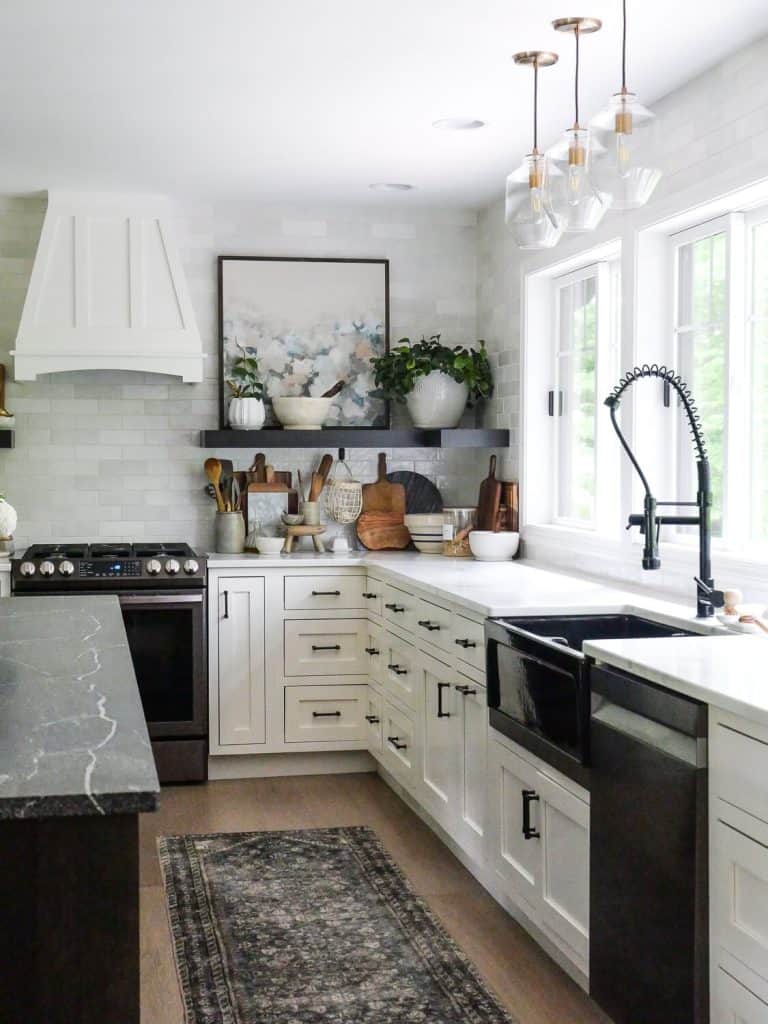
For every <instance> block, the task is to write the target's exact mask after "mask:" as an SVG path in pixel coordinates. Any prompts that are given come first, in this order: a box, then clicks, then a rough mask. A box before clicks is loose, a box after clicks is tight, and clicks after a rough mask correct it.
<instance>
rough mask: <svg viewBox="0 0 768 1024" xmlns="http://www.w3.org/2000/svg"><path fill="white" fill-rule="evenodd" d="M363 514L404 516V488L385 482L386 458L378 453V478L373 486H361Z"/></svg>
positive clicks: (381, 453)
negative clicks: (378, 513)
mask: <svg viewBox="0 0 768 1024" xmlns="http://www.w3.org/2000/svg"><path fill="white" fill-rule="evenodd" d="M363 512H364V513H365V512H389V513H390V514H392V515H399V516H400V518H401V521H402V517H403V516H404V515H405V488H404V487H403V485H402V484H391V483H390V482H389V481H388V480H387V456H386V454H385V453H384V452H380V453H379V478H378V480H377V481H376V483H375V484H363Z"/></svg>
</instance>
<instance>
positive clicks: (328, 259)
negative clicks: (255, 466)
mask: <svg viewBox="0 0 768 1024" xmlns="http://www.w3.org/2000/svg"><path fill="white" fill-rule="evenodd" d="M228 262H274V263H339V264H377V265H380V266H381V267H382V268H383V270H384V351H385V352H386V353H389V351H390V310H389V260H388V259H386V258H377V257H360V258H357V257H349V256H343V257H342V256H237V255H234V256H230V255H220V256H218V258H217V281H218V322H219V338H218V379H219V429H220V430H228V429H231V428H230V427H229V424H228V422H227V407H226V401H225V397H226V396H225V390H224V389H225V381H224V343H225V339H224V267H225V264H226V263H228ZM383 405H384V422H383V423H377V424H371V425H367V424H360V425H357V424H350V425H344V426H343V427H342V428H340V427H339V426H338V425H331V426H329V427H328V429H336V430H338V429H344V430H354V431H360V432H364V431H366V430H372V431H373V430H375V431H381V430H389V429H390V428H391V425H392V424H391V420H392V410H391V403H390V402H389V401H388V400H386V401H384V402H383ZM282 429H283V428H282V427H280V426H277V425H271V424H270V425H267V426H264V427H262V428H261V431H260V432H261V433H269V432H270V431H278V430H279V431H282ZM319 433H320V434H322V431H320V432H319Z"/></svg>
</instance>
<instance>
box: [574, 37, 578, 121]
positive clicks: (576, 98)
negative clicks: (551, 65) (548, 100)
mask: <svg viewBox="0 0 768 1024" xmlns="http://www.w3.org/2000/svg"><path fill="white" fill-rule="evenodd" d="M573 34H574V36H575V37H576V74H575V76H574V82H573V94H574V106H575V108H576V120H575V122H574V125H573V127H574V128H578V127H579V26H578V25H577V26H576V29H575V31H574V33H573Z"/></svg>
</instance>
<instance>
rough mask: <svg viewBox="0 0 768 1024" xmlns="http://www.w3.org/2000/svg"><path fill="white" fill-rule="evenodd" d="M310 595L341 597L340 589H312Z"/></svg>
mask: <svg viewBox="0 0 768 1024" xmlns="http://www.w3.org/2000/svg"><path fill="white" fill-rule="evenodd" d="M312 597H341V591H340V590H313V591H312Z"/></svg>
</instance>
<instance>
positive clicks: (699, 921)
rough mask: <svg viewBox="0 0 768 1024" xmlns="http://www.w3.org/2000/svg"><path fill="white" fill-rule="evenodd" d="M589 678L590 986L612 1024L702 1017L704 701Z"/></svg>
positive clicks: (609, 673)
mask: <svg viewBox="0 0 768 1024" xmlns="http://www.w3.org/2000/svg"><path fill="white" fill-rule="evenodd" d="M590 679H591V693H592V696H591V701H592V713H591V773H590V778H591V825H590V956H589V985H590V994H591V996H592V998H593V999H594V1000H595V1001H596V1002H597V1003H598V1004H599V1005H600V1006H601V1007H602V1009H604V1010H605V1011H606V1013H607V1014H608V1015H609V1016H610V1017H611V1018H612V1019H613V1021H615V1024H638V1022H639V1021H642V1022H643V1024H706V1022H707V1021H708V1020H709V1006H708V1003H709V999H708V987H709V986H708V967H707V959H708V939H707V931H708V921H707V916H708V915H707V707H706V705H705V704H701V703H699V702H698V701H694V700H690V699H688V698H687V697H683V696H681V695H679V694H676V693H672V692H671V691H669V690H665V689H663V688H661V687H658V686H656V685H654V684H653V683H649V682H647V681H645V680H642V679H638V678H636V677H634V676H631V675H628V674H624V673H622V672H618V671H615V670H613V669H608V668H606V667H604V666H599V665H592V666H591V672H590Z"/></svg>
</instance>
